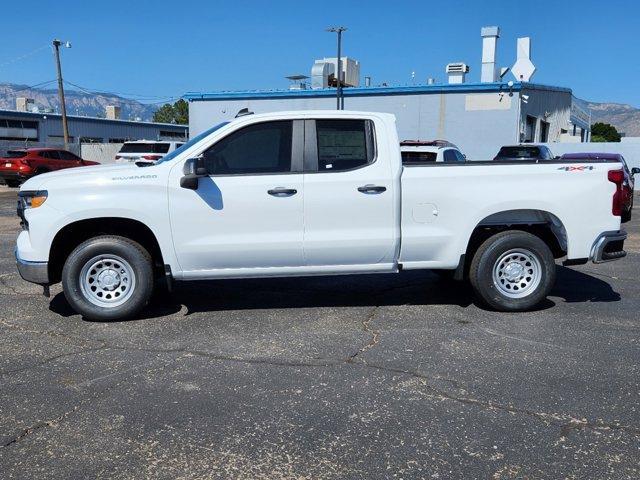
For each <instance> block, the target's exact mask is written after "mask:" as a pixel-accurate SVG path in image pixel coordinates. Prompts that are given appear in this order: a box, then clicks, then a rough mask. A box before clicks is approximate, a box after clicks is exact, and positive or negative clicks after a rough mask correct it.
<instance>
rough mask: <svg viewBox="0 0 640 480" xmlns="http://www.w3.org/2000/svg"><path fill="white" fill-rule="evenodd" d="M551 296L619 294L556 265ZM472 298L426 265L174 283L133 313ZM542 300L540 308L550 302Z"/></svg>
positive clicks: (606, 297)
mask: <svg viewBox="0 0 640 480" xmlns="http://www.w3.org/2000/svg"><path fill="white" fill-rule="evenodd" d="M551 297H560V298H562V299H564V301H565V302H569V303H573V302H616V301H619V300H620V295H619V294H618V293H617V292H615V291H614V290H613V288H612V287H611V285H610V284H609V283H607V282H606V281H604V280H601V279H599V278H596V277H594V276H592V275H588V274H586V273H582V272H579V271H576V270H571V269H569V268H565V267H560V266H559V267H558V281H557V283H556V287H555V288H554V289H553V290H552V292H551ZM472 304H476V305H477V306H479V307H480V308H484V307H482V306H481V305H479V304H477V302H476V301H475V299H474V297H473V294H472V291H471V288H470V287H469V285H468V284H467V283H461V282H454V281H445V280H441V279H439V277H437V276H436V275H435V274H434V273H431V272H428V271H415V272H403V273H401V274H399V275H356V276H335V277H306V278H282V279H245V280H216V281H201V282H189V283H182V284H181V283H178V284H177V285H176V286H175V289H174V291H173V293H172V294H170V295H167V293H166V292H163V291H160V292H158V293H156V295H155V297H154V299H153V300H152V302H151V303H150V305H149V306H148V307H147V308H146V309H145V310H144V311H143V312H142V314H141V315H140V316H138V319H145V318H158V317H162V316H165V315H171V314H175V313H177V312H179V311H180V310H181V309H182V307H183V306H185V307H186V308H187V313H186V315H191V314H194V313H206V312H219V311H229V310H251V309H287V308H314V307H360V306H395V305H456V306H459V307H468V306H470V305H472ZM554 305H555V303H554V302H553V301H552V300H547V301H546V302H545V303H544V304H543V305H542V306H541V307H540V309H546V308H550V307H553V306H554ZM49 308H50V310H51V311H53V312H55V313H57V314H59V315H62V316H65V317H66V316H71V315H75V313H74V312H73V311H72V310H71V308H70V307H69V305H68V304H67V302H66V300H65V299H64V295H63V294H58V295H56V296H55V297H54V298H53V299H52V301H51V303H50V307H49Z"/></svg>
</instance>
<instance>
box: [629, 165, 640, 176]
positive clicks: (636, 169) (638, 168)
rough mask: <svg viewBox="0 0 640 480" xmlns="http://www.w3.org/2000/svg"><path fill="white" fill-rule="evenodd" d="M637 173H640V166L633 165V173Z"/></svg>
mask: <svg viewBox="0 0 640 480" xmlns="http://www.w3.org/2000/svg"><path fill="white" fill-rule="evenodd" d="M636 173H640V167H633V168H632V169H631V175H635V174H636Z"/></svg>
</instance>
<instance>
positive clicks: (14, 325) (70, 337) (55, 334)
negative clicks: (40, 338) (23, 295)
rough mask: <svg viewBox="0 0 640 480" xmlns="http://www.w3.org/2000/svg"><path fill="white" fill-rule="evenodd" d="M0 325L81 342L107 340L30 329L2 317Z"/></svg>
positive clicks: (102, 342)
mask: <svg viewBox="0 0 640 480" xmlns="http://www.w3.org/2000/svg"><path fill="white" fill-rule="evenodd" d="M0 325H3V326H5V327H7V328H11V329H12V330H17V331H19V332H23V333H35V334H38V335H48V336H51V337H62V338H68V339H71V340H75V341H77V342H79V343H84V344H87V343H91V342H93V343H100V344H103V345H104V344H105V343H106V341H105V340H99V339H96V340H92V339H87V338H83V337H78V336H77V335H69V334H68V333H64V332H56V331H54V330H33V329H29V328H23V327H21V326H20V325H16V324H15V323H9V322H6V321H5V320H2V319H0Z"/></svg>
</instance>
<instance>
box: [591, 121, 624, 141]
mask: <svg viewBox="0 0 640 480" xmlns="http://www.w3.org/2000/svg"><path fill="white" fill-rule="evenodd" d="M620 138H621V137H620V134H619V133H618V130H616V127H614V126H613V125H609V124H608V123H602V122H596V123H594V124H593V125H591V141H592V142H619V141H620Z"/></svg>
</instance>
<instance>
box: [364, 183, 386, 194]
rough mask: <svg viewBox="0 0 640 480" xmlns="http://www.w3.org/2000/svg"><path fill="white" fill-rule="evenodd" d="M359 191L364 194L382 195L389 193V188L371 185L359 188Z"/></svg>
mask: <svg viewBox="0 0 640 480" xmlns="http://www.w3.org/2000/svg"><path fill="white" fill-rule="evenodd" d="M358 191H359V192H362V193H382V192H386V191H387V187H382V186H379V185H371V184H369V185H363V186H362V187H358Z"/></svg>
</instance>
